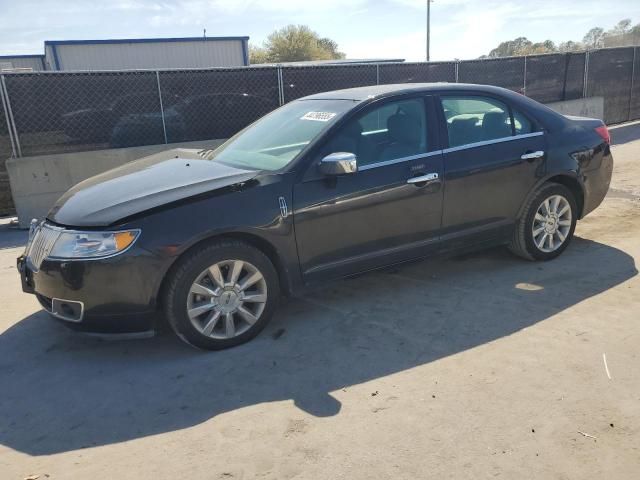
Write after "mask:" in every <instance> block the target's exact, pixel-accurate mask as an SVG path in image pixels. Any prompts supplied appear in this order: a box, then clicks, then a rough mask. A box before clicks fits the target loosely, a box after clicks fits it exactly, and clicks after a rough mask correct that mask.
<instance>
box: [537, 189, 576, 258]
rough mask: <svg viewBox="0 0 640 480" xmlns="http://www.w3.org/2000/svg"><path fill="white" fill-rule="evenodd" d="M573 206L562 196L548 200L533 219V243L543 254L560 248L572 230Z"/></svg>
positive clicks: (555, 196)
mask: <svg viewBox="0 0 640 480" xmlns="http://www.w3.org/2000/svg"><path fill="white" fill-rule="evenodd" d="M571 215H572V213H571V205H570V204H569V201H568V200H567V199H566V198H565V197H563V196H562V195H552V196H550V197H548V198H546V199H545V200H544V201H543V202H542V203H541V204H540V206H539V207H538V209H537V210H536V214H535V216H534V217H533V229H532V235H533V242H534V243H535V245H536V247H538V249H539V250H540V251H542V252H545V253H550V252H554V251H556V250H557V249H558V248H560V247H561V246H562V245H563V244H564V242H565V241H566V239H567V237H568V236H569V232H570V230H571V221H572V217H571Z"/></svg>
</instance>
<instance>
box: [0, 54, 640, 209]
mask: <svg viewBox="0 0 640 480" xmlns="http://www.w3.org/2000/svg"><path fill="white" fill-rule="evenodd" d="M639 48H640V47H625V48H608V49H601V50H592V51H589V52H580V53H566V54H549V55H536V56H526V57H509V58H495V59H483V60H465V61H455V62H430V63H365V64H344V65H312V66H285V65H283V66H254V67H241V68H235V69H220V68H216V69H207V70H166V71H106V72H39V73H8V74H3V75H0V94H1V95H0V97H1V100H2V108H0V158H2V159H6V158H8V157H10V156H13V157H21V156H33V155H44V154H55V153H65V152H78V151H88V150H100V149H107V148H120V147H133V146H141V145H154V144H163V143H166V144H168V143H176V142H188V141H196V140H206V139H220V138H228V137H230V136H231V135H233V134H234V133H236V132H237V131H239V130H241V129H242V128H244V127H245V126H246V125H248V124H250V123H251V122H253V121H254V120H256V119H257V118H259V117H261V116H262V115H264V114H266V113H268V112H269V111H271V110H273V109H275V108H277V107H278V106H280V105H282V104H284V103H287V102H289V101H291V100H294V99H296V98H300V97H303V96H305V95H309V94H312V93H317V92H322V91H328V90H335V89H341V88H349V87H357V86H365V85H375V84H389V83H410V82H461V83H462V82H464V83H480V84H489V85H497V86H501V87H505V88H509V89H511V90H514V91H517V92H521V93H522V94H524V95H527V96H529V97H531V98H533V99H535V100H538V101H540V102H544V103H548V102H556V101H562V100H572V99H578V98H582V97H592V96H602V97H604V120H605V121H606V122H607V123H618V122H623V121H626V120H631V119H637V118H640V78H638V77H639V75H640V54H639V53H640V52H638V49H639ZM0 163H2V166H1V167H0V203H1V202H2V198H1V194H2V193H1V192H6V191H8V187H7V185H5V183H3V182H4V181H5V177H4V176H3V175H4V162H0ZM0 210H1V209H0Z"/></svg>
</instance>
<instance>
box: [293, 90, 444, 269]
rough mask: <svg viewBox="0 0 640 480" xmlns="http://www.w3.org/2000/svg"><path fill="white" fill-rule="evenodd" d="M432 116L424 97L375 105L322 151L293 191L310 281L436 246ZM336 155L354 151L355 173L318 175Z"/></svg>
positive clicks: (438, 202) (437, 185)
mask: <svg viewBox="0 0 640 480" xmlns="http://www.w3.org/2000/svg"><path fill="white" fill-rule="evenodd" d="M427 106H428V107H429V108H427ZM433 111H435V109H434V104H432V102H431V99H430V98H425V97H414V98H406V97H404V98H403V99H402V100H395V101H386V102H384V103H380V102H376V103H375V104H373V105H371V106H370V107H369V108H368V109H367V110H365V111H364V112H362V113H361V114H359V115H358V116H356V117H355V118H353V119H350V120H349V121H348V122H347V123H346V124H345V125H344V126H343V128H341V129H340V130H339V131H338V132H337V133H336V134H335V135H333V136H332V138H329V139H328V140H327V142H326V144H325V145H323V146H322V147H321V149H320V152H319V153H318V155H317V159H316V158H314V160H316V161H314V163H313V165H312V166H311V167H310V168H311V169H313V170H312V171H311V172H309V173H310V175H307V176H305V179H304V180H303V181H301V182H300V183H298V184H297V185H295V186H294V195H293V202H294V222H295V231H296V241H297V245H298V255H299V258H300V264H301V268H302V273H303V275H304V277H305V280H307V281H314V280H319V279H322V278H326V277H331V276H340V275H348V274H350V273H355V272H359V271H364V270H368V269H372V268H376V267H379V266H382V265H386V264H391V263H394V262H398V261H402V260H406V259H408V258H412V257H417V256H420V255H421V254H424V253H426V252H428V251H429V248H430V247H431V246H433V245H434V244H435V241H436V240H437V238H438V235H439V229H440V222H441V215H442V184H441V176H442V153H441V151H439V150H437V143H436V142H437V139H436V138H435V135H434V133H433V132H434V128H430V122H431V118H432V117H431V115H430V114H431V113H432V112H433ZM431 127H435V121H434V122H433V125H431ZM336 152H349V153H354V154H355V155H356V157H357V160H358V171H357V172H356V173H352V174H347V175H342V176H337V177H327V176H323V175H321V174H319V173H318V172H317V164H318V161H319V160H320V159H321V158H322V157H324V156H325V155H328V154H330V153H336Z"/></svg>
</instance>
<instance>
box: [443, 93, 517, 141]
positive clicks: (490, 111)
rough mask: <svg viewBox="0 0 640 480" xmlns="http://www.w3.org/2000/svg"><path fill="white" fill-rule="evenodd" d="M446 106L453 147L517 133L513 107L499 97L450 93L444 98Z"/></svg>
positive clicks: (448, 128) (444, 108)
mask: <svg viewBox="0 0 640 480" xmlns="http://www.w3.org/2000/svg"><path fill="white" fill-rule="evenodd" d="M442 108H443V110H444V115H445V118H446V120H447V131H448V134H449V146H450V147H459V146H461V145H468V144H470V143H475V142H482V141H486V140H497V139H499V138H504V137H510V136H512V135H513V133H512V130H511V117H510V115H509V109H508V108H507V106H506V105H505V104H504V103H502V102H500V101H498V100H494V99H492V98H487V97H476V96H464V97H462V96H461V97H453V96H451V97H449V96H447V97H443V98H442Z"/></svg>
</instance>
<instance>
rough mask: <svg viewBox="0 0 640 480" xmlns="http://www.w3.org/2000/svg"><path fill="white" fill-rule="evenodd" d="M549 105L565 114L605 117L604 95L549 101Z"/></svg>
mask: <svg viewBox="0 0 640 480" xmlns="http://www.w3.org/2000/svg"><path fill="white" fill-rule="evenodd" d="M546 105H547V107H549V108H551V109H553V110H555V111H556V112H558V113H561V114H563V115H575V116H577V117H591V118H599V119H601V120H602V119H603V118H604V97H588V98H577V99H575V100H566V101H564V102H553V103H547V104H546Z"/></svg>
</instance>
